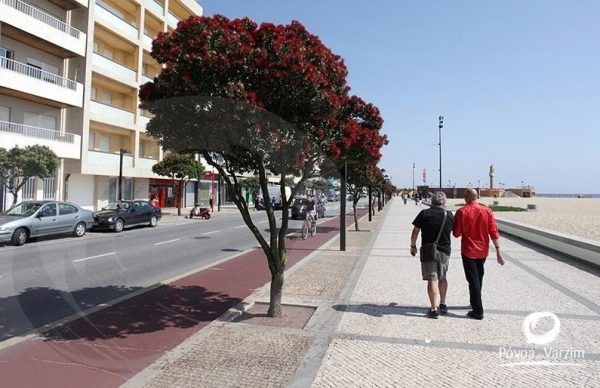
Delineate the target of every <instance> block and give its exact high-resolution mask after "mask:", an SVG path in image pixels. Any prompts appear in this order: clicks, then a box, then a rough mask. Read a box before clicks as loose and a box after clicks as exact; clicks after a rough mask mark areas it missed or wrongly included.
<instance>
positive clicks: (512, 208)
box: [489, 205, 527, 212]
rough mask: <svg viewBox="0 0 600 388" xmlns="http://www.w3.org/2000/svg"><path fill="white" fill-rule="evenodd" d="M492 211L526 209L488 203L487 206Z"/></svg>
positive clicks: (522, 210)
mask: <svg viewBox="0 0 600 388" xmlns="http://www.w3.org/2000/svg"><path fill="white" fill-rule="evenodd" d="M489 208H490V209H492V211H495V212H526V211H527V209H524V208H522V207H516V206H499V205H490V206H489Z"/></svg>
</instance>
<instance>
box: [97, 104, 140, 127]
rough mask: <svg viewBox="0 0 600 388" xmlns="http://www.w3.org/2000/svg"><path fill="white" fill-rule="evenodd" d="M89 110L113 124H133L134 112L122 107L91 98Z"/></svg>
mask: <svg viewBox="0 0 600 388" xmlns="http://www.w3.org/2000/svg"><path fill="white" fill-rule="evenodd" d="M90 112H91V113H92V114H94V115H98V116H101V118H103V119H104V120H106V121H110V122H111V123H113V125H126V126H131V125H134V118H135V113H133V112H130V111H128V110H125V109H123V108H119V107H116V106H112V105H108V104H104V103H102V102H98V101H94V100H92V101H91V102H90Z"/></svg>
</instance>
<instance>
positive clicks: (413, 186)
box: [412, 162, 415, 190]
mask: <svg viewBox="0 0 600 388" xmlns="http://www.w3.org/2000/svg"><path fill="white" fill-rule="evenodd" d="M412 188H413V190H414V189H415V163H414V162H413V185H412Z"/></svg>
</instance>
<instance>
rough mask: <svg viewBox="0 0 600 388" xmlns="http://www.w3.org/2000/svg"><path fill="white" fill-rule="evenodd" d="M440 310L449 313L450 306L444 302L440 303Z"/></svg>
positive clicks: (441, 312)
mask: <svg viewBox="0 0 600 388" xmlns="http://www.w3.org/2000/svg"><path fill="white" fill-rule="evenodd" d="M439 310H440V314H448V306H446V305H445V304H443V303H440V307H439Z"/></svg>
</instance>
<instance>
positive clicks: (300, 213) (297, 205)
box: [292, 198, 325, 220]
mask: <svg viewBox="0 0 600 388" xmlns="http://www.w3.org/2000/svg"><path fill="white" fill-rule="evenodd" d="M307 210H308V199H306V198H296V199H294V203H293V204H292V219H293V220H295V219H301V220H303V219H305V218H306V213H307ZM315 210H316V211H317V216H318V217H319V218H322V217H325V205H323V202H321V201H320V200H319V199H318V198H315Z"/></svg>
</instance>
